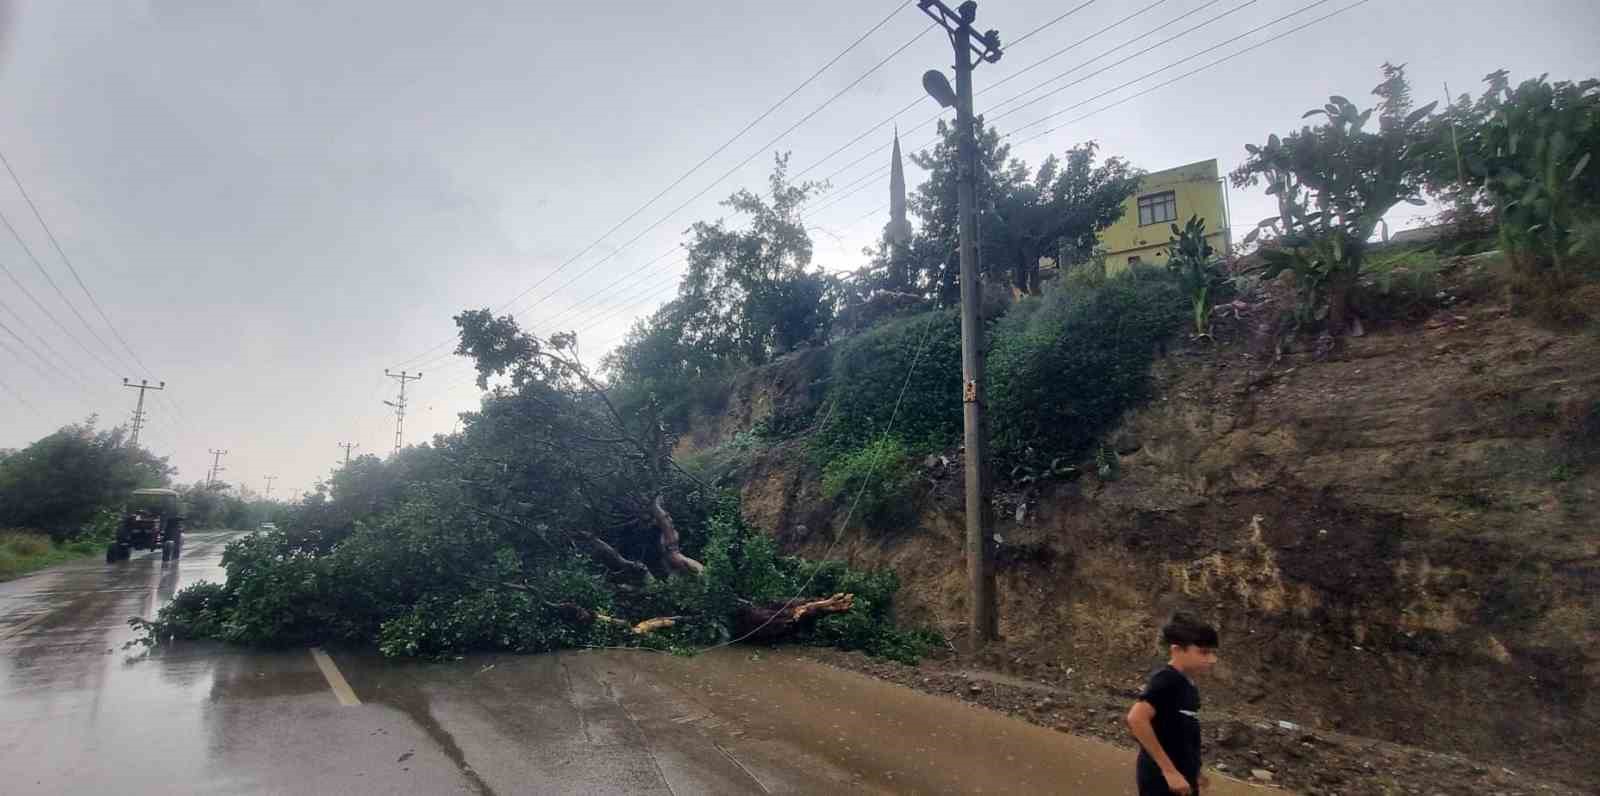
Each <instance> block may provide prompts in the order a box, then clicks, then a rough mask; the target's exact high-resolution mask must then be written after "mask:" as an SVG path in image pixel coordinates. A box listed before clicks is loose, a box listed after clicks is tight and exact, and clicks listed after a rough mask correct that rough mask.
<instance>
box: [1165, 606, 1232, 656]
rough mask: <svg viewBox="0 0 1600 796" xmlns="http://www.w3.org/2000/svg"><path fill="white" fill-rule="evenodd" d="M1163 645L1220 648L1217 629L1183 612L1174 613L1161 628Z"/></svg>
mask: <svg viewBox="0 0 1600 796" xmlns="http://www.w3.org/2000/svg"><path fill="white" fill-rule="evenodd" d="M1161 644H1162V645H1163V646H1167V645H1172V644H1177V645H1178V646H1180V647H1201V648H1203V649H1216V648H1217V647H1218V646H1219V645H1218V639H1217V629H1216V628H1215V627H1212V626H1211V625H1210V623H1208V622H1204V621H1201V620H1200V619H1197V618H1195V617H1194V616H1191V615H1189V614H1186V613H1184V612H1182V611H1175V612H1173V614H1172V616H1171V618H1169V619H1167V623H1166V624H1165V625H1162V626H1161Z"/></svg>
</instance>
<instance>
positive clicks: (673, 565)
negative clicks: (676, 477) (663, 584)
mask: <svg viewBox="0 0 1600 796" xmlns="http://www.w3.org/2000/svg"><path fill="white" fill-rule="evenodd" d="M650 515H651V516H652V517H654V518H655V521H656V528H657V529H659V530H660V531H661V563H662V564H664V565H666V567H667V570H668V571H670V572H692V573H694V574H696V575H699V574H700V573H702V572H704V571H705V569H706V567H705V565H704V564H702V563H700V562H699V561H696V560H694V559H692V558H690V557H688V556H686V555H684V554H683V551H682V550H680V549H678V545H679V541H678V528H677V526H676V525H673V524H672V515H671V514H668V513H667V508H666V506H665V505H664V504H663V503H662V496H661V495H656V499H655V500H654V501H651V503H650Z"/></svg>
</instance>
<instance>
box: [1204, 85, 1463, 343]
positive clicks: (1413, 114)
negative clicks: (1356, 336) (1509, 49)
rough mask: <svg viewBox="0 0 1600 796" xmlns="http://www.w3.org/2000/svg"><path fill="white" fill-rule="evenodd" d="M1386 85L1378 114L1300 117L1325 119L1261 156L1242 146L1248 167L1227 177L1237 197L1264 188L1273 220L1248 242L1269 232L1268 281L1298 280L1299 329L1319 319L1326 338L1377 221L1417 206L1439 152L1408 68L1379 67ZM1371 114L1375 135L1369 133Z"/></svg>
mask: <svg viewBox="0 0 1600 796" xmlns="http://www.w3.org/2000/svg"><path fill="white" fill-rule="evenodd" d="M1384 76H1385V80H1384V82H1383V83H1381V84H1379V85H1378V87H1377V88H1375V89H1373V92H1372V93H1373V94H1375V95H1377V96H1378V97H1379V102H1378V105H1377V107H1376V108H1368V109H1367V110H1365V111H1363V110H1360V109H1359V108H1357V107H1356V106H1355V104H1354V103H1352V102H1351V101H1350V100H1348V99H1346V98H1344V97H1341V96H1338V95H1335V96H1332V97H1329V99H1328V102H1327V104H1326V105H1324V106H1323V107H1321V108H1314V109H1312V110H1310V111H1307V112H1306V114H1305V116H1306V117H1307V118H1310V117H1312V116H1322V117H1324V119H1325V122H1324V123H1323V124H1322V125H1321V126H1319V127H1315V128H1313V127H1310V126H1306V127H1302V128H1301V129H1300V130H1299V131H1297V132H1294V133H1290V134H1289V135H1287V136H1285V137H1282V138H1280V137H1279V136H1277V135H1276V134H1274V135H1271V136H1268V138H1267V142H1266V144H1265V145H1264V146H1255V145H1253V144H1251V145H1246V146H1245V149H1246V150H1247V151H1248V152H1249V157H1248V158H1247V159H1246V160H1245V162H1244V163H1243V164H1241V165H1240V166H1239V168H1237V169H1235V170H1234V172H1233V174H1232V175H1231V177H1232V180H1233V184H1234V185H1235V186H1238V187H1245V186H1251V185H1256V184H1258V183H1260V182H1261V181H1262V180H1265V181H1266V183H1267V189H1266V191H1267V193H1268V194H1270V195H1274V196H1276V197H1277V199H1278V205H1279V214H1278V215H1277V216H1274V217H1272V218H1268V219H1266V220H1264V221H1262V222H1261V224H1260V226H1259V227H1258V229H1257V230H1255V231H1253V232H1251V233H1250V234H1249V235H1247V236H1246V238H1245V242H1246V243H1250V242H1253V241H1254V240H1255V239H1256V237H1257V235H1258V234H1259V233H1260V232H1261V230H1263V229H1271V230H1273V231H1274V232H1276V234H1277V237H1278V245H1277V246H1275V247H1273V248H1271V249H1268V250H1265V251H1264V252H1263V255H1264V256H1265V258H1266V268H1265V271H1266V276H1268V277H1269V278H1270V277H1273V276H1276V275H1277V274H1279V273H1282V272H1283V271H1285V270H1290V271H1293V272H1294V273H1295V276H1296V288H1297V289H1298V290H1299V293H1300V303H1301V308H1300V310H1299V313H1298V320H1300V321H1301V322H1302V323H1304V322H1310V321H1317V322H1320V321H1322V320H1324V319H1326V320H1327V324H1328V326H1329V327H1331V329H1332V331H1334V332H1336V333H1339V332H1343V331H1344V330H1345V328H1346V327H1347V326H1348V325H1349V323H1350V322H1351V320H1352V318H1351V293H1352V290H1353V289H1354V286H1355V283H1356V280H1357V278H1358V277H1359V275H1360V272H1361V264H1362V260H1363V258H1364V256H1365V253H1366V246H1367V241H1368V240H1369V239H1370V238H1371V237H1372V234H1373V231H1374V230H1376V229H1377V226H1378V223H1379V222H1380V221H1382V219H1383V216H1384V214H1386V213H1388V212H1389V211H1390V210H1391V209H1392V208H1394V206H1395V205H1397V204H1399V203H1401V202H1409V203H1411V204H1417V205H1420V204H1423V200H1422V199H1421V197H1420V193H1421V191H1422V190H1423V188H1424V186H1425V185H1426V178H1425V163H1426V162H1427V159H1428V157H1429V154H1430V153H1431V152H1432V151H1434V148H1436V147H1437V146H1438V142H1437V141H1435V140H1433V139H1431V138H1430V137H1429V131H1430V128H1429V127H1428V126H1427V125H1425V124H1424V123H1423V121H1424V119H1425V118H1426V117H1427V116H1428V114H1429V113H1431V112H1432V111H1433V108H1434V107H1435V106H1436V105H1437V104H1438V103H1430V104H1428V105H1426V106H1423V107H1422V108H1419V109H1416V110H1412V109H1411V107H1410V91H1409V88H1408V87H1407V84H1406V80H1405V68H1404V67H1403V66H1400V67H1395V66H1391V65H1388V64H1385V65H1384ZM1374 111H1376V112H1377V113H1378V115H1379V129H1378V130H1377V131H1376V132H1374V131H1371V130H1368V129H1366V126H1367V123H1368V122H1369V121H1370V120H1371V118H1372V115H1373V113H1374Z"/></svg>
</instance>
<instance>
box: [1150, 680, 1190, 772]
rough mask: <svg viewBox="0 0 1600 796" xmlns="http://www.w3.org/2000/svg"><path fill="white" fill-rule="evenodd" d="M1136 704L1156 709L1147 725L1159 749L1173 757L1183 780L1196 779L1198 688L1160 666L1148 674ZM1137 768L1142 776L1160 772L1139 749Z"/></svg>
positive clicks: (1152, 760) (1153, 762)
mask: <svg viewBox="0 0 1600 796" xmlns="http://www.w3.org/2000/svg"><path fill="white" fill-rule="evenodd" d="M1139 701H1141V702H1149V703H1150V706H1151V707H1153V708H1155V709H1156V716H1155V718H1154V719H1152V720H1151V722H1150V723H1151V724H1152V725H1153V726H1154V727H1155V731H1156V740H1158V741H1160V742H1161V748H1162V749H1163V750H1164V751H1166V753H1167V757H1170V758H1172V765H1174V766H1176V767H1177V769H1178V771H1179V772H1180V773H1182V774H1183V776H1184V778H1186V779H1189V780H1191V781H1192V780H1194V779H1196V778H1197V777H1199V776H1200V689H1198V688H1195V687H1194V683H1191V682H1189V678H1187V677H1184V676H1183V672H1180V671H1178V670H1177V669H1174V668H1172V667H1171V666H1163V667H1161V668H1160V669H1158V670H1156V671H1155V673H1153V674H1151V675H1150V683H1149V685H1146V686H1145V689H1144V693H1143V694H1140V695H1139ZM1139 768H1140V769H1142V770H1143V773H1147V774H1155V775H1157V776H1158V777H1159V776H1160V773H1161V767H1160V766H1158V765H1156V761H1155V760H1154V759H1153V758H1151V757H1150V755H1148V754H1146V753H1145V751H1144V749H1143V748H1142V747H1141V748H1140V749H1139Z"/></svg>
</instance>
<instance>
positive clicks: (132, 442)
mask: <svg viewBox="0 0 1600 796" xmlns="http://www.w3.org/2000/svg"><path fill="white" fill-rule="evenodd" d="M122 386H124V387H131V388H133V389H135V390H138V391H139V405H138V406H136V407H134V410H133V435H132V436H130V437H129V438H128V445H129V446H130V447H134V448H137V447H139V429H141V428H144V393H145V390H165V389H166V388H167V383H166V382H161V383H160V384H159V385H157V386H155V387H152V386H150V382H148V381H145V380H144V379H140V380H139V383H138V384H134V383H132V382H130V381H128V380H127V379H123V380H122Z"/></svg>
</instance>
